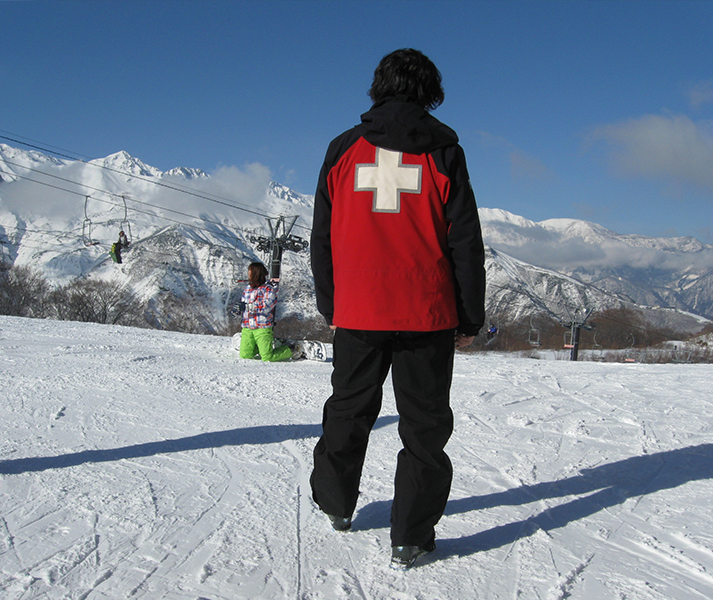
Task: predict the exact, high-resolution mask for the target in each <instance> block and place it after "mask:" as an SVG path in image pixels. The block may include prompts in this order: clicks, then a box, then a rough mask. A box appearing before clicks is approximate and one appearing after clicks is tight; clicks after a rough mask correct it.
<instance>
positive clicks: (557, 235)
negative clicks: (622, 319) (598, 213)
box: [480, 209, 713, 318]
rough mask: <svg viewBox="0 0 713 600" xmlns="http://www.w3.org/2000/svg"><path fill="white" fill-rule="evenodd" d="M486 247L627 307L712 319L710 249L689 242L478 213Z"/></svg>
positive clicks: (712, 248) (567, 221)
mask: <svg viewBox="0 0 713 600" xmlns="http://www.w3.org/2000/svg"><path fill="white" fill-rule="evenodd" d="M480 217H481V222H482V226H483V235H484V236H485V239H486V241H487V243H488V244H489V245H490V246H492V247H493V248H495V249H497V250H499V251H500V252H503V253H506V254H508V255H510V256H512V257H514V258H517V259H519V260H522V261H525V262H527V263H530V264H532V265H537V266H539V267H543V268H546V269H551V270H555V271H558V272H560V273H564V274H567V275H570V276H572V277H573V278H575V279H577V280H579V281H582V282H584V283H588V284H592V285H594V286H596V287H598V288H599V289H601V290H605V291H607V292H610V293H612V294H617V295H619V296H621V297H623V298H625V299H627V300H629V301H631V302H634V303H637V304H643V305H647V306H663V307H673V308H678V309H681V310H684V311H689V312H693V313H696V314H699V315H702V316H705V317H707V318H712V317H713V246H710V245H707V244H703V243H701V242H699V241H698V240H696V239H695V238H691V237H678V238H651V237H646V236H642V235H626V234H625V235H621V234H617V233H614V232H613V231H610V230H608V229H606V228H604V227H602V226H600V225H597V224H595V223H589V222H587V221H578V220H573V219H549V220H546V221H542V222H539V223H535V222H533V221H529V220H527V219H524V218H523V217H519V216H516V215H512V214H510V213H507V212H506V211H503V210H494V209H481V211H480Z"/></svg>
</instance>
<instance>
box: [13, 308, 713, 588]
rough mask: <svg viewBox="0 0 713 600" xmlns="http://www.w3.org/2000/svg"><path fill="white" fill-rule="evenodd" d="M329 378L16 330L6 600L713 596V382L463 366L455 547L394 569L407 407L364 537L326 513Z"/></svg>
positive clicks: (202, 348) (197, 353) (229, 355)
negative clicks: (321, 495) (324, 424)
mask: <svg viewBox="0 0 713 600" xmlns="http://www.w3.org/2000/svg"><path fill="white" fill-rule="evenodd" d="M330 374H331V365H330V364H328V363H326V364H325V363H316V362H306V361H300V362H296V363H285V364H263V363H261V362H259V361H241V360H239V359H238V358H237V353H236V352H235V351H234V350H233V349H232V348H231V340H230V339H229V338H217V337H207V336H192V335H186V334H179V333H171V332H156V331H148V330H138V329H131V328H122V327H111V326H98V325H91V324H80V323H66V322H52V321H33V320H29V319H18V318H11V317H0V381H2V386H1V387H0V417H2V428H3V430H2V435H1V436H0V597H1V598H3V599H7V600H27V599H31V598H32V599H34V598H43V599H51V600H54V599H58V600H59V599H62V600H65V599H72V600H74V599H77V600H98V599H119V598H131V599H133V598H136V599H141V598H143V599H149V600H154V599H171V600H173V599H176V600H184V599H185V600H236V599H237V600H239V599H242V598H260V599H282V598H285V599H289V600H335V599H336V600H339V599H344V600H462V599H463V598H475V599H488V600H511V599H518V600H529V599H533V600H566V599H568V598H576V599H584V600H600V599H602V598H607V599H608V598H614V599H617V600H624V599H626V600H659V599H660V600H663V599H667V600H670V599H674V600H679V599H680V600H684V599H685V600H689V599H697V598H701V599H703V598H711V597H713V524H712V523H713V518H712V517H713V508H712V507H711V502H710V498H711V493H712V492H713V481H712V479H713V429H712V427H711V425H712V424H713V411H711V408H712V407H711V405H712V404H713V393H712V392H711V389H710V388H711V386H710V382H711V367H710V366H709V365H639V364H626V365H624V364H599V363H570V362H558V361H534V360H529V359H517V358H512V357H507V356H502V355H485V356H483V355H466V354H459V355H458V356H457V358H456V365H455V373H454V380H453V394H452V397H453V402H452V404H453V410H454V414H455V422H456V425H455V431H454V434H453V437H452V439H451V441H450V442H449V445H448V448H447V450H448V452H449V455H450V457H451V460H452V461H453V464H454V469H455V473H454V481H453V489H452V493H451V499H450V501H449V504H448V507H447V509H446V514H445V516H444V518H443V519H442V520H441V522H440V523H439V525H438V527H437V544H438V548H437V550H436V552H434V553H433V554H431V555H427V556H424V557H423V558H421V559H419V562H418V563H417V566H416V567H415V568H414V569H412V570H410V571H408V572H405V573H404V572H401V571H395V570H392V569H390V568H389V566H388V560H389V553H390V548H389V546H390V540H389V511H390V500H391V494H392V482H393V469H394V465H395V458H396V453H397V452H398V450H399V449H400V443H399V439H398V434H397V418H396V415H395V408H394V403H393V393H392V392H391V390H390V387H389V386H388V385H387V387H386V389H385V398H384V408H383V410H382V414H381V416H380V418H379V420H378V421H377V425H376V427H375V429H374V431H373V433H372V437H371V441H370V446H369V450H368V454H367V461H366V464H365V467H364V474H363V479H362V486H361V496H360V500H359V504H358V506H357V513H356V514H355V518H354V523H353V528H352V531H350V532H348V533H338V532H334V531H333V530H332V529H331V527H330V526H329V524H328V522H327V520H326V518H325V517H324V515H322V514H321V513H320V512H319V510H318V509H317V508H316V507H315V506H314V504H313V502H312V500H311V498H310V488H309V475H310V471H311V460H312V456H311V454H312V449H313V447H314V444H315V443H316V440H317V437H318V436H319V434H320V427H319V422H320V419H321V411H322V404H323V402H324V400H325V399H326V398H327V397H328V395H329V393H330V383H329V377H330Z"/></svg>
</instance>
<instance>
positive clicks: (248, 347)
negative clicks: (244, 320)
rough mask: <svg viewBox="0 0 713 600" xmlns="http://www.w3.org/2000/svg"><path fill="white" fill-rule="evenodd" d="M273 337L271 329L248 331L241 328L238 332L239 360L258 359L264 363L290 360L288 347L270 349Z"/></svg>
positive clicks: (245, 328) (290, 352) (290, 354)
mask: <svg viewBox="0 0 713 600" xmlns="http://www.w3.org/2000/svg"><path fill="white" fill-rule="evenodd" d="M273 341H274V337H273V335H272V327H265V328H263V329H248V328H247V327H243V329H242V331H241V332H240V358H257V355H258V354H259V355H260V358H261V359H262V360H264V361H266V362H277V361H280V360H287V359H289V358H292V350H290V347H289V346H278V347H277V348H273V347H272V343H273Z"/></svg>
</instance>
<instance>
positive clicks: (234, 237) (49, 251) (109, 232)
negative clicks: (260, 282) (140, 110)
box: [0, 145, 713, 320]
mask: <svg viewBox="0 0 713 600" xmlns="http://www.w3.org/2000/svg"><path fill="white" fill-rule="evenodd" d="M16 165H21V166H19V167H18V166H16ZM24 167H30V168H32V169H33V170H34V171H33V172H32V175H31V176H30V177H28V178H27V179H32V180H36V181H28V180H26V179H22V178H18V177H17V175H22V176H23V177H24V176H26V175H27V172H26V171H23V169H24ZM0 172H1V173H2V175H0V176H2V177H3V182H2V183H0V240H3V241H6V242H7V243H6V244H3V246H4V256H3V260H5V261H6V262H8V261H9V262H12V263H13V264H17V265H31V266H33V267H35V268H39V269H41V270H42V271H43V272H44V273H45V274H46V276H47V277H49V278H50V279H51V280H53V281H57V282H66V281H68V280H69V279H71V278H73V277H77V276H82V277H94V278H100V279H116V280H121V281H124V282H128V283H130V284H131V285H132V286H134V287H135V288H136V289H137V290H138V291H139V293H140V295H141V296H142V297H144V298H151V297H153V295H155V294H157V293H159V292H160V291H161V290H165V291H170V293H176V294H191V295H198V296H200V297H205V298H207V297H211V298H214V301H212V304H214V305H215V307H206V310H208V311H209V312H211V313H213V312H215V311H218V314H216V315H215V317H214V318H215V319H217V320H220V319H223V320H224V319H225V315H222V316H221V314H220V313H221V311H223V309H224V306H225V304H226V302H227V298H228V297H229V296H230V295H231V294H232V288H233V287H234V286H233V284H232V283H231V282H232V281H233V280H235V279H241V278H243V276H244V275H243V274H242V271H243V270H244V269H245V268H246V266H247V263H248V262H250V261H252V260H265V258H266V257H264V256H263V255H261V253H260V252H258V251H257V248H256V246H255V244H254V243H253V242H251V235H250V233H249V232H254V231H256V230H263V231H265V230H266V222H265V216H264V215H296V216H298V221H297V227H296V229H295V233H296V234H297V235H300V236H303V237H308V236H309V228H310V226H311V219H312V206H313V197H312V196H309V195H303V194H298V193H296V192H294V191H293V190H291V189H290V188H289V187H287V186H285V185H282V184H279V183H277V182H274V181H272V180H271V177H270V173H269V171H267V170H266V169H263V168H260V167H259V166H252V167H251V168H250V169H248V170H245V171H243V170H240V169H236V168H232V167H226V168H221V169H219V170H218V171H216V172H215V173H212V174H206V173H204V172H202V171H200V170H198V169H189V168H181V167H179V168H176V169H172V170H170V171H168V172H165V173H164V172H161V171H160V170H159V169H156V168H154V167H151V166H149V165H146V164H145V163H143V162H142V161H140V160H139V159H136V158H134V157H132V156H130V155H129V154H128V153H126V152H117V153H115V154H112V155H111V156H108V157H106V158H104V159H96V160H93V161H90V162H89V163H85V162H81V161H75V162H72V161H67V160H59V159H55V158H51V157H47V156H44V155H42V154H41V153H39V152H35V151H32V152H26V151H23V150H18V149H15V148H12V147H10V146H7V145H0ZM42 173H47V174H48V175H59V176H60V177H62V178H63V180H64V181H62V180H60V181H58V180H57V179H49V178H45V179H43V177H42ZM66 181H69V182H76V183H75V185H70V183H66ZM166 181H168V182H169V183H170V184H171V185H170V186H162V185H155V183H159V182H166ZM42 182H44V183H49V184H51V186H54V187H50V186H46V185H42ZM58 184H59V185H58ZM57 187H60V188H62V187H66V189H67V191H66V192H63V191H62V190H61V189H60V190H57V189H56V188H57ZM174 187H175V189H174ZM92 190H103V191H104V193H98V192H93V191H92ZM181 190H186V191H187V192H188V193H185V191H181ZM84 194H87V197H85V195H84ZM209 198H225V199H228V200H230V203H232V204H233V205H234V206H236V207H238V208H236V209H233V208H231V207H229V206H226V205H222V204H219V203H214V202H210V201H209ZM161 207H165V208H168V209H171V210H175V211H178V215H179V216H178V217H177V215H176V213H172V212H168V211H166V210H163V209H162V208H161ZM240 207H243V208H245V209H247V210H241V209H240ZM182 215H191V216H182ZM480 215H481V220H482V226H483V233H484V238H485V241H486V243H487V244H488V245H489V246H490V247H491V248H492V249H493V250H495V251H496V252H495V253H489V254H488V273H489V276H490V278H491V284H493V285H490V286H489V293H488V300H487V302H488V310H489V312H491V313H492V312H499V311H500V312H501V311H503V310H504V309H505V308H506V309H507V313H508V314H509V315H510V316H512V317H513V318H517V319H523V318H524V319H527V318H528V315H530V314H532V312H533V311H536V312H542V311H544V312H547V313H549V314H553V315H554V314H560V315H562V314H565V313H566V307H567V306H575V307H576V306H580V305H582V303H584V304H585V305H586V306H588V307H590V308H594V309H597V310H599V309H603V308H611V307H616V306H620V305H621V303H622V302H624V303H633V304H640V305H643V306H662V307H672V308H676V309H679V310H681V311H684V312H687V313H694V314H697V315H702V316H706V317H711V316H713V247H711V246H707V245H705V244H701V243H700V242H698V241H697V240H692V239H687V238H676V239H667V238H645V237H643V236H631V235H620V234H616V233H614V232H611V231H609V230H607V229H605V228H603V227H601V226H599V225H596V224H594V223H589V222H586V221H576V220H572V219H549V220H546V221H543V222H541V223H535V222H533V221H530V220H528V219H526V218H524V217H520V216H517V215H513V214H512V213H509V212H507V211H504V210H501V209H493V208H484V207H483V208H480ZM177 222H179V223H180V230H179V231H180V232H182V233H180V234H179V235H178V236H173V235H171V236H168V237H166V239H165V240H164V241H163V242H161V244H160V247H159V246H157V245H156V244H157V242H156V239H155V236H156V235H157V234H159V233H160V232H163V231H165V230H166V229H167V228H170V227H173V226H174V224H176V223H177ZM87 224H89V225H90V226H91V237H92V238H93V239H92V240H87V239H85V238H86V237H87V236H86V231H85V232H84V234H83V233H82V232H83V230H86V227H87ZM122 226H124V227H130V228H131V231H132V233H133V237H134V241H135V244H134V248H135V249H136V250H137V252H135V253H132V252H129V253H127V255H126V260H125V263H124V264H123V265H122V266H121V267H120V268H117V266H116V265H113V264H112V263H111V262H110V261H109V260H108V249H109V246H110V244H111V243H112V242H113V241H115V238H116V236H117V233H118V230H119V228H121V227H122ZM191 228H192V229H191ZM189 229H191V232H190V233H188V230H189ZM265 233H267V231H265ZM252 237H254V236H252ZM169 238H170V240H171V242H168V239H169ZM87 241H91V242H92V244H93V245H90V246H87V245H85V243H86V242H87ZM196 244H198V245H201V247H206V248H213V249H214V250H215V252H213V254H215V253H216V252H217V253H220V254H221V256H222V257H223V258H222V259H221V261H219V263H216V262H215V260H214V259H212V258H210V257H209V256H210V255H211V253H207V254H206V253H201V252H198V246H196ZM142 245H143V246H144V252H143V254H141V253H140V252H139V249H140V248H141V247H142ZM226 249H229V251H228V250H226ZM139 256H141V257H142V258H141V261H139V262H137V261H136V259H135V258H134V257H136V258H138V257H139ZM161 256H163V257H164V258H166V257H167V256H168V257H170V259H168V258H166V260H163V262H161V260H159V258H160V257H161ZM149 259H150V260H149ZM154 259H155V260H154ZM513 259H516V260H517V261H518V262H517V263H514V262H513ZM187 267H188V268H190V269H193V271H192V273H194V276H191V277H188V276H187V275H186V271H185V269H186V268H187ZM284 267H285V269H286V271H285V273H286V274H287V275H289V276H290V278H291V279H290V278H285V279H284V283H285V287H284V294H283V303H282V307H283V309H284V310H285V311H286V314H293V315H296V316H310V317H311V316H316V312H315V308H314V301H313V299H312V298H311V297H310V293H311V292H310V290H311V289H312V286H313V283H312V278H311V273H310V269H309V264H308V261H307V258H306V255H304V254H301V255H295V254H293V253H286V255H285V258H284ZM178 273H180V275H179V274H178ZM179 280H180V284H179V283H178V281H179ZM221 282H222V283H221ZM292 286H294V287H292ZM216 307H217V308H216Z"/></svg>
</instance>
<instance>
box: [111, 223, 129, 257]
mask: <svg viewBox="0 0 713 600" xmlns="http://www.w3.org/2000/svg"><path fill="white" fill-rule="evenodd" d="M128 247H129V240H128V238H127V237H126V234H125V233H124V230H123V229H122V230H121V231H119V239H118V241H116V242H114V243H113V244H112V245H111V251H110V252H109V253H110V254H111V258H112V260H113V261H114V262H115V263H117V264H121V250H122V248H128Z"/></svg>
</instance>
